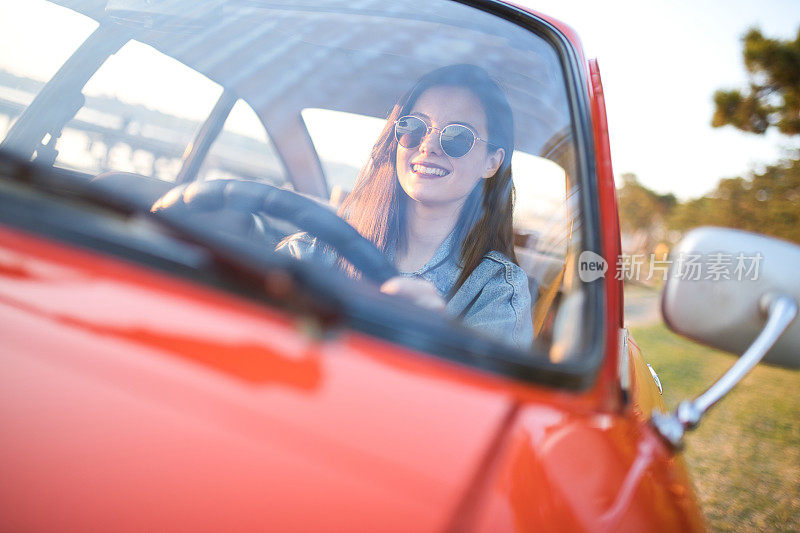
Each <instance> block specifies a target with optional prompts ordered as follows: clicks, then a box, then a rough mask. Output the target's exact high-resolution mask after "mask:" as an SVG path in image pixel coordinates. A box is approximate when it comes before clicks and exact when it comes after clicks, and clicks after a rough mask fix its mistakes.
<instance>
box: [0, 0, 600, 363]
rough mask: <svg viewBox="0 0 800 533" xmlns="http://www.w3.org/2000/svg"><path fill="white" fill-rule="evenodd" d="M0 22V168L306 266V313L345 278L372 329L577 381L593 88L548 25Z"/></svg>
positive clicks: (448, 15)
mask: <svg viewBox="0 0 800 533" xmlns="http://www.w3.org/2000/svg"><path fill="white" fill-rule="evenodd" d="M487 9H488V8H487ZM0 20H2V21H3V22H2V25H3V28H4V31H3V32H2V34H0V50H2V54H0V140H2V147H0V149H1V150H2V152H3V153H4V154H11V155H13V156H14V157H17V158H20V159H22V160H25V161H30V162H31V163H32V164H33V165H34V166H36V167H37V168H53V169H55V170H54V171H58V172H62V174H64V175H69V176H70V179H74V180H83V181H85V182H86V183H87V184H92V186H96V187H97V188H98V190H102V191H106V192H108V193H109V194H113V195H114V196H115V197H116V198H126V199H128V200H129V201H130V203H131V205H133V206H135V208H136V209H139V210H140V211H142V212H143V213H148V212H149V213H154V214H155V215H159V214H164V215H165V216H170V217H173V219H180V220H182V221H184V222H185V224H186V225H188V226H190V227H194V228H198V229H203V230H211V231H212V232H213V234H214V235H215V238H217V239H218V240H216V241H215V242H217V243H218V242H219V239H221V240H222V241H224V240H225V239H230V240H231V242H234V241H235V242H236V243H237V247H238V248H236V249H237V250H239V249H241V243H242V242H246V247H250V248H249V249H250V250H251V251H254V252H256V253H258V254H261V256H262V257H275V258H279V259H280V261H279V262H276V263H275V264H280V265H284V266H283V268H287V269H290V270H291V269H292V268H294V267H293V266H292V265H301V266H299V267H298V268H301V269H302V270H303V272H305V273H306V274H305V275H304V278H303V279H304V280H305V282H302V283H306V284H307V285H308V286H307V287H305V294H304V296H303V297H304V298H306V299H309V298H311V299H313V298H314V295H315V291H319V290H321V289H320V287H317V286H314V282H313V281H309V280H313V279H316V278H315V276H318V277H319V278H320V279H322V278H323V277H324V279H326V280H334V281H332V282H330V283H333V284H334V285H336V284H337V283H338V284H340V285H336V286H338V287H340V289H337V290H338V292H337V296H336V298H333V300H336V301H338V302H339V304H340V308H339V309H338V311H336V312H338V313H340V314H341V315H342V321H343V322H344V323H345V324H349V325H350V326H352V327H355V328H357V329H362V330H365V331H367V332H368V333H370V334H373V335H377V336H381V337H384V338H388V339H389V340H390V341H392V342H397V343H401V344H403V343H405V344H409V345H412V346H414V347H422V348H425V349H426V350H428V351H430V352H432V353H443V354H459V353H460V354H468V355H469V357H465V360H467V361H468V362H476V361H478V364H482V365H483V366H486V365H485V358H491V357H496V358H500V359H503V358H505V359H504V360H507V361H514V362H515V364H521V365H523V366H525V365H528V366H529V367H530V368H540V369H550V371H552V368H558V367H561V368H564V367H569V368H570V369H574V368H583V370H581V372H583V373H584V374H585V368H584V367H585V365H584V367H581V365H580V364H577V365H576V363H585V362H586V361H587V360H589V359H590V355H589V354H590V353H593V347H595V345H596V344H597V343H598V342H599V341H598V337H597V330H598V326H597V324H598V323H599V322H598V319H599V317H598V316H597V312H596V311H594V310H596V309H598V308H599V307H598V302H599V298H600V296H599V292H597V291H599V289H597V284H596V283H593V282H592V281H593V280H583V281H582V280H581V277H580V276H578V269H577V262H578V255H579V254H580V252H581V251H582V250H590V249H593V247H594V246H595V244H596V243H595V241H596V239H597V236H596V235H594V234H593V233H592V232H590V231H588V229H587V228H589V227H592V226H593V224H591V223H588V222H587V221H588V220H590V218H589V217H588V212H589V211H591V209H590V208H587V206H590V205H591V204H590V203H589V202H590V199H589V198H587V197H586V195H585V191H586V190H588V189H587V186H586V184H587V183H589V178H590V176H589V175H588V171H587V168H591V165H590V164H587V161H590V160H591V159H590V158H589V155H588V154H589V148H587V146H588V145H589V141H588V140H587V139H586V138H585V137H584V136H585V133H582V132H584V131H585V129H586V124H585V123H584V122H582V121H586V120H587V119H586V118H585V117H582V115H581V114H580V113H581V111H580V110H581V109H585V104H584V103H583V102H582V101H581V100H580V98H581V97H580V96H579V94H580V87H581V84H582V83H585V82H581V81H580V80H579V75H578V74H576V71H575V70H574V67H572V66H570V65H573V64H574V62H575V61H576V59H575V58H574V57H572V55H571V54H572V53H573V52H571V51H570V50H569V48H567V46H566V45H565V44H563V43H564V41H563V39H562V38H560V37H559V34H558V33H557V32H556V31H555V30H554V29H553V28H552V27H551V26H550V25H548V24H547V23H545V22H543V21H540V20H537V19H535V18H533V17H529V20H527V21H526V22H524V25H523V24H522V22H519V23H514V22H510V21H508V20H505V19H504V18H502V17H501V16H499V15H498V14H496V13H490V12H487V11H483V10H480V9H477V8H474V7H470V6H466V5H462V4H458V3H454V2H449V1H443V0H442V1H431V0H424V1H423V0H409V1H405V2H402V3H395V2H391V3H386V2H379V1H373V0H366V1H363V2H358V3H356V4H354V3H352V2H345V1H339V0H333V1H326V2H315V1H299V2H293V3H291V4H287V3H273V2H266V1H265V2H261V1H258V0H256V1H251V0H248V1H236V0H230V1H221V0H214V1H208V2H205V1H203V2H201V1H191V2H190V1H185V0H166V1H162V2H143V1H141V0H57V1H54V2H48V1H44V0H30V1H26V2H24V3H20V4H18V5H15V6H14V7H11V6H9V5H7V4H6V5H3V6H2V7H0ZM517 20H523V19H521V18H517ZM579 147H582V148H581V149H580V150H579ZM593 231H596V230H593ZM234 253H236V252H234ZM248 253H249V252H248ZM326 283H328V282H326ZM351 290H352V291H355V292H348V291H351ZM278 292H280V291H278ZM348 294H351V295H352V298H353V299H357V300H358V302H349V301H348V298H347V295H348ZM319 297H320V298H322V295H321V293H320V294H319ZM329 300H330V298H329ZM362 304H363V305H365V306H367V307H366V308H365V309H367V310H368V311H365V310H364V309H362V310H361V311H360V313H361V318H360V319H356V318H354V317H356V315H358V313H359V311H358V310H357V309H356V308H357V307H358V306H359V305H362ZM414 310H416V311H414ZM489 366H491V365H489Z"/></svg>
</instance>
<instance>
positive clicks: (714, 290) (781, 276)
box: [652, 228, 800, 448]
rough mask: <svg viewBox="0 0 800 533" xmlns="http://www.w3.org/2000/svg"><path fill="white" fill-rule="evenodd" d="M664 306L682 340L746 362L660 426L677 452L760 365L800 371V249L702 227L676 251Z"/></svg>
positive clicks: (658, 421)
mask: <svg viewBox="0 0 800 533" xmlns="http://www.w3.org/2000/svg"><path fill="white" fill-rule="evenodd" d="M672 266H673V268H671V270H670V276H669V279H668V281H667V284H666V285H665V287H664V292H663V294H662V300H661V310H662V313H663V315H664V321H665V322H666V323H667V325H668V326H669V327H670V329H672V330H673V331H675V332H676V333H679V334H681V335H684V336H686V337H689V338H690V339H693V340H696V341H698V342H701V343H703V344H707V345H709V346H712V347H714V348H720V349H722V350H727V351H730V352H734V353H736V354H740V355H741V358H740V359H739V361H737V362H736V364H734V365H733V367H731V369H730V370H728V372H726V373H725V375H724V376H722V378H720V380H719V381H717V382H716V383H714V385H712V386H711V387H710V388H709V389H708V390H707V391H706V392H704V393H703V394H702V395H700V396H699V397H698V398H697V399H695V400H685V401H683V402H681V403H680V404H679V405H678V409H677V410H676V411H675V412H674V413H672V414H669V415H667V414H663V413H653V419H652V421H653V425H654V426H655V428H656V429H657V430H658V432H659V433H660V434H661V436H662V437H663V438H664V439H665V440H666V441H667V442H668V443H669V444H671V445H672V446H674V447H676V448H677V447H680V446H681V444H682V439H683V434H684V433H685V431H686V430H687V429H692V428H694V427H696V426H697V424H698V423H699V422H700V418H701V417H702V416H703V414H705V412H706V411H708V410H709V409H710V408H711V407H712V406H713V405H714V404H715V403H717V402H718V401H719V400H720V399H721V398H723V397H724V396H725V395H726V394H727V393H728V392H729V391H730V390H731V389H732V388H733V387H734V386H735V385H736V384H737V383H738V382H739V381H740V380H741V379H742V378H743V377H744V376H745V375H746V374H747V373H748V372H749V371H750V370H751V369H752V368H753V367H754V366H755V365H756V364H758V362H759V361H761V360H762V359H764V360H766V362H768V363H772V364H775V365H780V366H784V367H788V368H798V367H800V320H796V317H797V314H798V305H799V304H798V302H800V277H799V276H798V275H797V269H798V267H800V246H796V245H794V244H791V243H788V242H784V241H780V240H777V239H772V238H769V237H765V236H763V235H757V234H754V233H749V232H744V231H738V230H732V229H723V228H699V229H696V230H694V231H692V232H690V233H689V234H687V235H686V237H684V239H683V240H682V241H681V242H680V244H679V245H678V246H677V247H676V248H675V250H673V257H672Z"/></svg>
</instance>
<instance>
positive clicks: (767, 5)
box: [517, 0, 800, 199]
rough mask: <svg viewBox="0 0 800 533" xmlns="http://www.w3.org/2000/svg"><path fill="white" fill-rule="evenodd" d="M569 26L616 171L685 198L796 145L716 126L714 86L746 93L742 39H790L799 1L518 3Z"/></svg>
mask: <svg viewBox="0 0 800 533" xmlns="http://www.w3.org/2000/svg"><path fill="white" fill-rule="evenodd" d="M517 3H518V4H520V5H524V6H527V7H529V8H531V9H534V10H536V11H539V12H541V13H544V14H547V15H549V16H551V17H554V18H556V19H558V20H561V21H563V22H565V23H567V24H568V25H569V26H571V27H572V28H573V29H575V31H576V32H577V33H578V35H579V36H580V37H581V40H582V42H583V45H584V48H585V50H586V54H587V57H590V58H591V57H596V58H597V59H598V63H599V66H600V74H601V76H602V79H603V88H604V92H605V97H606V106H607V113H608V123H609V136H610V140H611V155H612V161H613V167H614V174H615V175H616V176H617V180H618V183H620V180H619V176H620V175H621V174H623V173H626V172H631V173H634V174H636V175H637V177H638V178H639V181H640V182H641V183H643V184H644V185H645V186H647V187H650V188H651V189H654V190H655V191H657V192H659V193H668V192H671V193H673V194H675V195H676V196H678V197H679V198H681V199H687V198H693V197H697V196H701V195H703V194H705V193H707V192H709V191H711V190H712V189H713V188H714V187H715V185H716V183H717V182H718V181H719V180H720V179H721V178H726V177H735V176H746V175H748V173H749V172H751V171H753V170H756V171H757V170H758V169H760V168H763V166H764V165H765V164H770V163H773V162H775V161H777V160H778V159H780V158H781V157H784V156H785V155H786V152H785V149H786V148H789V147H791V146H797V145H798V144H800V143H798V142H797V141H791V140H790V139H787V138H786V137H784V136H781V135H778V134H768V135H765V136H757V135H753V134H746V133H742V132H739V131H738V130H736V129H734V128H733V127H730V126H728V127H724V128H712V127H711V116H712V115H713V108H714V106H713V101H712V96H713V94H714V91H715V90H717V89H734V88H740V87H741V88H743V87H745V86H746V83H747V74H746V71H745V68H744V62H743V60H742V53H741V51H742V43H741V38H742V36H743V35H744V34H745V32H746V31H747V29H748V28H750V27H753V26H757V27H759V28H761V31H762V32H763V33H764V34H765V35H767V36H769V37H775V38H783V39H794V37H795V36H796V35H797V31H798V28H800V0H693V1H690V0H602V1H601V0H517Z"/></svg>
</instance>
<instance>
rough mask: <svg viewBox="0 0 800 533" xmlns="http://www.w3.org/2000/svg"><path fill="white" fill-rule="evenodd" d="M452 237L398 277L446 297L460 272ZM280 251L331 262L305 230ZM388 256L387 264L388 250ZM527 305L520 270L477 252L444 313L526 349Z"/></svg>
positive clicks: (505, 259)
mask: <svg viewBox="0 0 800 533" xmlns="http://www.w3.org/2000/svg"><path fill="white" fill-rule="evenodd" d="M454 240H455V238H454V236H453V234H452V233H451V234H450V235H449V236H448V237H447V238H446V239H445V240H444V242H442V244H441V245H440V246H439V248H438V249H437V250H436V252H435V253H434V254H433V257H431V258H430V260H428V262H427V263H425V264H424V265H423V266H422V267H421V268H419V269H418V270H415V271H414V272H400V275H401V276H402V277H406V278H421V279H424V280H427V281H429V282H430V283H432V284H433V286H434V287H435V288H436V290H437V291H438V293H439V294H440V295H441V296H442V298H445V299H447V298H448V296H449V295H450V294H451V293H452V290H453V286H454V285H455V282H456V280H457V279H458V276H459V274H460V273H461V267H460V266H459V265H458V253H457V251H456V250H454V248H453V241H454ZM281 249H282V250H285V251H288V252H289V253H290V254H291V255H292V256H294V257H295V258H298V259H303V258H307V257H311V256H317V257H318V258H319V259H321V260H323V261H325V262H327V263H332V262H333V260H334V258H332V257H319V256H320V253H322V254H324V252H322V250H324V249H325V248H324V247H319V248H318V247H317V246H316V239H314V238H313V237H311V236H309V235H308V234H305V233H299V234H296V235H295V236H293V237H292V238H290V239H289V240H288V241H287V242H286V243H285V244H283V245H282V246H281ZM388 255H389V257H388V259H389V261H390V262H392V263H393V262H394V253H393V251H392V252H391V253H389V254H388ZM531 306H532V302H531V293H530V290H529V289H528V276H527V275H526V274H525V271H524V270H522V268H520V266H519V265H517V264H516V263H514V262H513V261H511V259H509V258H508V257H506V256H505V255H503V254H501V253H500V252H496V251H492V252H489V253H487V254H486V255H484V256H483V259H482V260H481V262H480V263H479V264H478V266H477V267H476V268H475V270H473V271H472V274H470V275H469V277H468V278H467V279H466V281H464V284H463V285H461V287H459V289H458V290H457V291H456V292H455V294H452V296H451V297H450V299H449V300H448V301H447V305H446V306H445V312H446V313H447V314H448V315H449V316H451V317H455V318H459V319H460V320H461V322H462V323H463V324H464V325H465V326H467V327H470V328H474V329H476V330H479V331H481V332H482V333H484V334H486V335H488V336H490V337H493V338H495V339H497V340H500V341H502V342H504V343H507V344H508V343H510V344H513V345H514V346H516V347H518V348H522V349H525V350H527V349H529V348H530V346H531V343H532V342H533V323H532V321H531Z"/></svg>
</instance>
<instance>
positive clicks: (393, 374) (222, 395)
mask: <svg viewBox="0 0 800 533" xmlns="http://www.w3.org/2000/svg"><path fill="white" fill-rule="evenodd" d="M0 324H2V326H1V327H0V329H2V338H3V341H2V345H3V349H2V351H1V353H0V358H1V359H2V368H3V372H2V377H1V378H0V390H2V396H3V397H2V401H0V405H2V408H1V409H2V426H3V437H2V446H0V450H2V451H1V452H0V453H1V454H2V461H0V465H2V466H1V470H2V474H3V489H2V490H1V491H0V493H1V496H0V516H3V517H4V518H3V523H4V524H5V525H4V527H5V528H7V529H9V530H30V529H46V530H62V529H65V528H66V529H71V530H80V531H93V530H102V531H108V530H115V531H117V530H124V529H131V530H151V529H157V530H190V531H199V530H213V531H220V530H228V531H231V530H244V529H256V530H281V531H285V530H306V531H307V530H318V529H326V530H337V531H342V530H347V531H357V530H371V531H374V530H376V529H380V530H382V531H386V530H395V529H396V530H405V531H408V530H413V531H431V530H442V529H446V528H448V526H449V525H451V524H452V523H453V519H454V516H455V515H456V514H457V513H458V506H459V503H461V502H462V501H463V499H464V497H465V494H466V493H467V490H468V489H469V487H470V486H471V484H472V482H473V480H474V479H475V478H476V476H478V475H479V470H480V465H481V464H482V461H483V460H484V459H485V457H486V456H487V454H490V453H491V452H492V442H493V440H494V438H495V437H496V435H497V433H498V431H500V430H501V428H502V426H503V424H504V423H505V422H507V417H508V414H509V412H510V409H511V408H512V400H511V399H510V398H509V397H508V396H507V395H504V394H502V393H501V392H499V391H497V390H493V389H491V388H489V387H483V386H476V384H475V383H476V382H477V381H478V378H476V377H475V376H474V375H473V373H472V372H470V371H469V370H468V369H462V368H460V367H457V366H455V365H451V364H448V363H446V362H442V361H437V360H434V359H432V358H427V357H424V356H420V355H415V354H413V353H408V352H406V351H405V350H401V349H398V348H397V347H394V346H392V345H391V344H388V343H383V342H379V341H375V340H370V339H367V338H364V337H359V336H356V335H354V334H348V333H342V334H339V335H335V336H333V337H330V338H319V337H315V336H313V335H311V334H310V333H308V332H305V333H304V332H303V327H302V324H298V323H297V322H296V321H294V320H293V319H291V318H289V317H286V316H282V315H279V314H277V313H274V312H271V311H269V310H267V309H264V308H262V307H259V306H256V305H253V304H249V303H247V302H243V301H242V300H239V299H236V298H233V297H229V296H227V295H223V294H220V293H216V292H214V291H210V290H205V289H202V288H198V287H195V286H192V285H190V284H188V283H182V282H176V280H174V279H169V278H166V277H162V276H159V275H155V274H151V273H148V272H146V271H144V270H142V269H139V268H137V267H133V266H129V265H125V264H122V263H119V262H117V261H113V260H109V259H104V258H102V257H100V256H94V255H90V254H84V253H78V252H75V251H71V250H69V249H67V248H62V247H60V246H55V245H52V244H49V243H45V242H43V241H35V240H33V239H27V238H22V237H20V236H19V235H18V234H14V233H11V232H4V231H0Z"/></svg>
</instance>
